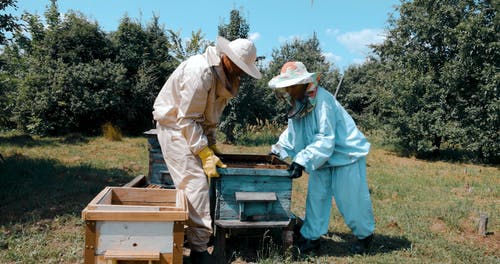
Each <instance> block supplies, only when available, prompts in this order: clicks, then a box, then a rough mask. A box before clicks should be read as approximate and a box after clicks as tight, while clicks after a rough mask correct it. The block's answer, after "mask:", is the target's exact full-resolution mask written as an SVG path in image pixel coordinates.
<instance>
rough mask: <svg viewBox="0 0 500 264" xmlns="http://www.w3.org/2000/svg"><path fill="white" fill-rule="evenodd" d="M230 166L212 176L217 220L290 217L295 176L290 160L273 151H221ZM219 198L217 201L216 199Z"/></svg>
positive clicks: (234, 220)
mask: <svg viewBox="0 0 500 264" xmlns="http://www.w3.org/2000/svg"><path fill="white" fill-rule="evenodd" d="M219 157H220V158H221V160H222V162H224V164H226V165H227V166H228V167H227V168H224V169H222V168H219V169H218V172H219V174H220V177H219V178H212V181H211V196H212V206H213V207H215V208H213V212H214V220H215V221H216V222H221V221H223V222H226V223H228V222H233V224H238V223H245V222H246V223H248V222H259V221H261V222H272V221H288V220H290V215H291V212H290V203H291V195H292V179H291V178H290V173H289V172H288V171H287V169H288V164H287V163H286V162H284V161H282V160H280V159H277V158H276V157H274V156H270V155H220V156H219ZM214 200H215V201H214Z"/></svg>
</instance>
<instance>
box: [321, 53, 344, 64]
mask: <svg viewBox="0 0 500 264" xmlns="http://www.w3.org/2000/svg"><path fill="white" fill-rule="evenodd" d="M323 56H325V58H326V59H327V60H328V61H331V62H334V63H335V64H336V63H338V62H341V61H342V57H341V56H339V55H335V54H333V53H332V52H324V53H323Z"/></svg>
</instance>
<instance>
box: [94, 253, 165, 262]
mask: <svg viewBox="0 0 500 264" xmlns="http://www.w3.org/2000/svg"><path fill="white" fill-rule="evenodd" d="M104 259H109V260H153V261H158V260H160V252H158V251H123V250H106V252H105V253H104Z"/></svg>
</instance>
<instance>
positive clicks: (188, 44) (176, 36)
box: [168, 29, 213, 63]
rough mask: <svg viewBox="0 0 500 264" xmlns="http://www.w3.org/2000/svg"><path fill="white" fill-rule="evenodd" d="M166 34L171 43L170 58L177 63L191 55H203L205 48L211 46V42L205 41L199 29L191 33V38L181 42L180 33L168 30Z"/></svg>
mask: <svg viewBox="0 0 500 264" xmlns="http://www.w3.org/2000/svg"><path fill="white" fill-rule="evenodd" d="M168 32H169V33H170V36H169V40H170V43H172V44H171V45H172V47H171V56H172V57H174V58H175V59H176V60H177V61H178V62H179V63H180V62H182V61H184V60H186V59H188V58H189V57H191V56H193V55H196V54H201V53H203V52H204V51H205V50H206V49H207V47H209V46H211V45H213V43H212V42H211V41H208V40H205V36H204V34H203V33H202V32H201V29H200V30H198V31H196V32H194V31H193V32H191V38H190V39H189V40H186V41H183V40H182V38H181V32H180V31H177V32H175V31H173V30H169V31H168Z"/></svg>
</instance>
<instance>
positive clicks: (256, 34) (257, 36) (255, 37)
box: [248, 32, 260, 42]
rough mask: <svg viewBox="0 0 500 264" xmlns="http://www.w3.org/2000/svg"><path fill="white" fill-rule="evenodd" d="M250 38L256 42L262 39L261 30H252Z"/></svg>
mask: <svg viewBox="0 0 500 264" xmlns="http://www.w3.org/2000/svg"><path fill="white" fill-rule="evenodd" d="M248 39H250V40H251V41H253V42H255V41H257V40H259V39H260V33H259V32H252V33H250V35H249V36H248Z"/></svg>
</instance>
